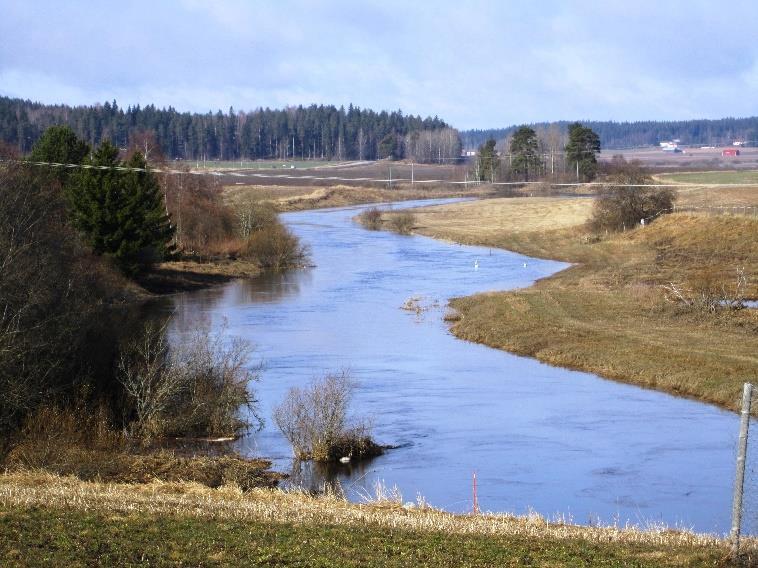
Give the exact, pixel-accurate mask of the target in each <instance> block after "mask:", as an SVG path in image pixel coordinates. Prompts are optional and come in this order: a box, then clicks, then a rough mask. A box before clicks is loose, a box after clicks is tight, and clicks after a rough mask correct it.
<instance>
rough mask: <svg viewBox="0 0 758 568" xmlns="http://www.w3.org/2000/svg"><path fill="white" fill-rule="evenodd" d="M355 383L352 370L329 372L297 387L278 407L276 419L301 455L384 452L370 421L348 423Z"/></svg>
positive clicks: (320, 457) (322, 457)
mask: <svg viewBox="0 0 758 568" xmlns="http://www.w3.org/2000/svg"><path fill="white" fill-rule="evenodd" d="M354 388H355V383H354V382H353V380H352V379H351V378H350V375H349V373H347V372H346V371H342V372H341V373H335V374H329V375H326V376H325V377H324V378H322V379H321V380H316V381H313V382H312V383H311V384H310V385H308V386H306V387H304V388H298V387H293V388H291V389H290V390H289V392H288V393H287V396H286V397H285V399H284V401H283V402H282V403H281V404H280V405H279V406H278V407H277V408H276V409H275V411H274V421H275V422H276V425H277V426H278V427H279V429H280V430H281V431H282V433H283V434H284V437H285V438H287V440H288V441H289V443H290V444H291V445H292V449H293V451H294V453H295V457H296V458H297V459H303V460H304V459H313V460H315V461H321V462H326V461H337V460H339V459H341V458H344V457H347V458H351V459H361V458H366V457H370V456H374V455H379V454H381V453H382V448H381V446H378V445H377V444H376V443H374V442H373V441H372V440H371V436H370V431H369V428H368V426H367V425H365V424H357V425H352V426H350V425H349V424H348V407H349V405H350V400H351V398H352V394H353V390H354Z"/></svg>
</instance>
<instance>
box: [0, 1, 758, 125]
mask: <svg viewBox="0 0 758 568" xmlns="http://www.w3.org/2000/svg"><path fill="white" fill-rule="evenodd" d="M0 14H2V16H1V17H0V95H5V96H12V97H20V98H24V99H31V100H35V101H40V102H44V103H65V104H70V105H79V104H94V103H98V102H100V103H103V102H105V101H112V100H114V99H115V100H116V101H117V102H118V104H119V106H123V107H126V106H128V105H134V104H140V105H146V104H150V103H152V104H155V105H157V106H159V107H164V106H173V107H174V108H176V109H177V110H180V111H191V112H207V111H208V110H213V111H216V110H218V109H222V110H224V111H228V110H229V108H230V107H234V109H235V110H247V111H249V110H254V109H256V108H259V107H270V108H282V107H285V106H289V105H299V104H302V105H308V104H312V103H316V104H321V103H323V104H334V105H337V106H339V105H345V106H347V105H348V104H350V103H353V104H354V105H356V106H359V107H361V108H372V109H374V110H397V109H401V110H402V111H403V112H404V113H406V114H420V115H422V116H428V115H429V116H433V115H438V116H439V117H440V118H443V119H444V120H446V121H447V122H448V123H450V124H452V125H453V126H455V127H457V128H460V129H469V128H496V127H504V126H509V125H512V124H522V123H531V122H541V121H552V120H616V121H627V120H629V121H631V120H648V119H649V120H677V119H690V118H721V117H725V116H753V115H756V114H758V108H757V105H758V41H756V39H755V37H756V33H758V3H756V1H755V0H731V1H729V2H715V1H713V0H707V1H706V0H687V1H680V0H666V1H661V0H655V1H648V0H624V1H616V0H604V1H603V0H598V1H584V0H577V1H571V0H562V1H561V0H535V1H529V0H519V1H510V0H501V1H495V0H493V1H490V2H486V1H477V0H474V1H465V0H458V1H456V2H453V1H448V0H434V1H424V0H417V1H415V2H414V1H408V0H405V1H395V0H383V1H380V2H375V1H364V2H358V1H355V0H352V1H342V0H331V1H327V0H325V1H322V2H318V1H315V0H314V1H307V0H277V1H273V0H272V1H255V0H247V1H243V0H214V1H212V2H211V1H206V2H202V1H196V0H152V1H151V2H145V1H139V0H135V1H129V0H124V1H122V2H118V3H116V2H95V1H91V2H85V1H81V0H67V1H66V2H62V1H60V0H57V1H50V2H46V1H33V0H0Z"/></svg>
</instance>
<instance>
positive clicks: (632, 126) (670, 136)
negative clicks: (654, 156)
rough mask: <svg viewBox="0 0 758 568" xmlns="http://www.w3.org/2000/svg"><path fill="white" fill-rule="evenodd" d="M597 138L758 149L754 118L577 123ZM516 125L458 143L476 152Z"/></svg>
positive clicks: (545, 126)
mask: <svg viewBox="0 0 758 568" xmlns="http://www.w3.org/2000/svg"><path fill="white" fill-rule="evenodd" d="M580 122H581V123H582V124H583V125H584V126H586V127H587V128H591V129H592V130H593V131H594V132H596V133H597V134H598V136H600V143H601V145H602V147H603V148H606V149H609V150H622V149H628V148H640V147H644V146H657V145H658V143H659V142H665V141H669V140H675V139H678V140H681V143H682V145H685V146H687V145H692V146H700V145H703V146H705V145H707V146H721V145H727V146H731V144H732V142H734V141H740V142H744V143H745V145H748V146H758V117H756V116H752V117H746V118H719V119H712V120H711V119H696V120H663V121H656V120H645V121H636V122H626V121H625V122H616V121H612V120H607V121H598V120H581V121H580ZM569 124H571V121H568V120H561V121H557V122H539V123H533V124H529V126H530V127H532V128H533V129H535V130H536V131H538V132H540V131H549V130H557V131H558V132H561V133H565V132H566V130H567V129H568V126H569ZM519 126H520V125H513V126H509V127H507V128H488V129H482V130H463V131H461V140H462V142H463V147H464V148H472V149H473V148H478V147H479V146H480V145H482V144H484V143H485V142H486V141H487V140H489V139H493V140H498V141H499V140H504V139H506V138H509V137H510V136H511V135H512V134H513V133H514V132H515V131H516V130H517V129H518V128H519Z"/></svg>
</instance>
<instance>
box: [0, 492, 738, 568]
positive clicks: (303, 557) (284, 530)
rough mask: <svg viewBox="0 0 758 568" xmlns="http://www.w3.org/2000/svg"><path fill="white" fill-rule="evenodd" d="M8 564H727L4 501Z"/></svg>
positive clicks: (644, 551)
mask: <svg viewBox="0 0 758 568" xmlns="http://www.w3.org/2000/svg"><path fill="white" fill-rule="evenodd" d="M0 564H2V565H3V566H85V565H87V566H92V565H100V566H178V565H181V566H224V565H230V566H243V565H244V566H324V567H327V566H330V567H331V566H345V567H347V566H387V567H391V566H398V567H403V568H408V567H411V566H624V567H636V566H638V567H642V566H651V567H652V566H726V565H728V564H726V563H725V560H724V550H723V548H716V547H713V548H706V547H698V548H668V547H665V546H659V545H639V544H634V545H631V544H619V543H609V544H592V543H587V542H585V541H581V540H565V539H561V540H551V539H535V538H527V537H518V536H498V537H487V536H471V535H468V536H465V535H455V534H444V533H440V532H427V533H421V532H412V531H399V530H391V529H386V528H378V527H377V528H374V527H356V526H352V527H351V526H333V525H332V526H330V525H316V524H291V523H264V522H260V521H235V520H230V521H224V520H216V519H212V520H209V519H198V518H192V517H182V516H170V515H160V516H159V515H152V514H146V513H133V514H128V515H127V514H121V513H103V512H85V511H79V510H70V509H45V508H31V509H22V508H8V507H3V508H0Z"/></svg>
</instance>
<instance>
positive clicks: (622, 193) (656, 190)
mask: <svg viewBox="0 0 758 568" xmlns="http://www.w3.org/2000/svg"><path fill="white" fill-rule="evenodd" d="M613 164H614V166H613V169H612V170H611V173H610V175H609V176H608V185H606V186H604V187H603V188H602V189H601V190H600V192H599V195H598V197H597V199H596V200H595V205H594V208H593V211H592V217H591V218H590V220H589V226H590V229H591V230H593V231H596V232H598V231H604V230H608V231H621V230H625V229H631V228H633V227H636V226H637V225H639V223H640V221H642V220H643V219H644V220H645V221H651V220H652V219H655V218H656V217H657V216H659V215H662V214H665V213H669V212H670V211H671V209H672V207H673V205H674V200H675V198H676V195H675V194H674V192H673V191H672V190H671V189H669V188H666V187H655V186H654V185H653V179H652V178H651V177H650V176H649V175H648V174H647V172H646V171H645V170H644V169H643V168H642V167H641V166H640V165H639V164H638V163H636V162H631V163H629V162H626V161H625V160H624V159H623V158H618V157H614V162H613Z"/></svg>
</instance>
